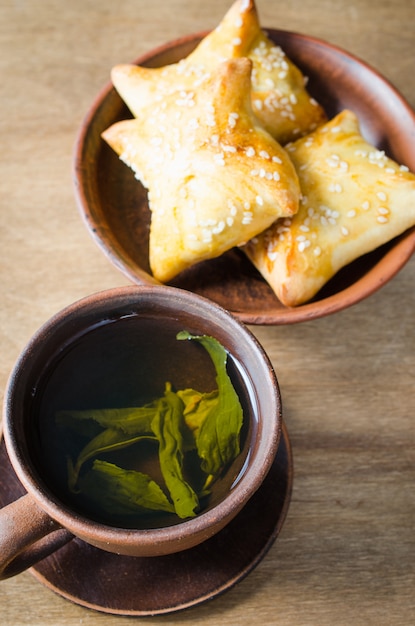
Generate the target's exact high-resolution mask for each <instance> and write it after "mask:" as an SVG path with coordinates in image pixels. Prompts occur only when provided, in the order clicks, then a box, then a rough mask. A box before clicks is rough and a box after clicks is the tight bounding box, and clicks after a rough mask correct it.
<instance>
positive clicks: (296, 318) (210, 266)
mask: <svg viewBox="0 0 415 626" xmlns="http://www.w3.org/2000/svg"><path fill="white" fill-rule="evenodd" d="M267 33H268V35H269V36H270V38H271V39H272V40H273V41H274V42H275V43H276V44H278V45H280V46H281V47H282V48H283V50H284V51H285V52H286V54H287V55H288V56H289V57H290V58H291V59H292V60H293V61H294V62H295V63H296V64H297V65H298V67H300V69H301V70H302V71H303V73H304V74H305V75H306V76H308V78H309V82H308V88H309V91H310V92H311V94H312V95H313V96H314V97H315V98H316V99H317V100H318V101H319V102H320V103H321V104H322V105H323V107H324V108H325V110H326V112H327V114H328V116H329V117H333V116H334V115H335V114H337V113H338V112H340V111H341V110H343V109H345V108H349V109H351V110H352V111H354V112H355V113H356V114H357V116H358V118H359V121H360V125H361V130H362V133H363V135H364V136H365V138H366V139H367V140H368V141H370V142H371V143H372V144H373V145H375V146H377V147H378V148H379V149H380V150H384V151H385V152H386V154H387V155H388V156H390V157H392V158H393V159H395V160H396V161H397V162H399V163H402V164H404V165H406V166H408V167H409V169H411V170H412V171H415V153H414V151H413V137H414V136H415V113H414V111H412V109H411V108H410V106H409V104H408V103H407V102H406V101H405V100H404V99H403V97H402V96H401V95H400V94H399V93H398V92H397V91H396V89H395V88H394V87H393V86H392V85H391V84H390V83H389V82H388V81H387V80H386V79H385V78H383V77H382V76H381V75H380V74H379V73H378V72H377V71H375V70H374V69H372V68H371V67H369V66H368V65H367V64H366V63H364V62H363V61H361V60H359V59H357V58H356V57H354V56H352V55H351V54H349V53H348V52H345V51H344V50H341V49H339V48H338V47H336V46H334V45H332V44H329V43H327V42H324V41H321V40H319V39H315V38H313V37H309V36H306V35H302V34H298V33H292V32H287V31H281V30H273V29H267ZM205 34H206V33H200V34H196V35H191V36H188V37H185V38H183V39H180V40H177V41H173V42H170V43H167V44H166V45H164V46H162V47H160V48H157V49H156V50H153V51H151V52H149V53H148V54H146V55H144V56H142V57H141V58H139V59H137V60H136V63H138V64H140V65H147V66H153V67H157V66H162V65H167V64H170V63H174V62H176V61H178V60H179V59H181V58H183V57H185V56H187V55H188V54H189V53H190V52H191V50H192V49H193V48H194V47H195V46H196V44H197V43H198V42H199V41H200V39H201V38H202V37H203V36H204V35H205ZM128 117H131V114H130V113H129V111H128V109H127V108H126V106H125V105H124V103H123V101H122V100H121V98H120V97H119V96H118V94H117V93H116V92H115V90H114V89H113V88H112V86H111V85H110V84H108V85H107V86H106V87H105V88H104V89H103V90H102V92H101V93H100V94H99V95H98V97H97V98H96V100H95V102H94V103H93V105H92V107H91V109H90V111H89V113H88V114H87V116H86V119H85V121H84V123H83V125H82V128H81V131H80V135H79V138H78V142H77V146H76V153H75V163H74V177H75V185H76V196H77V201H78V205H79V209H80V212H81V214H82V216H83V218H84V221H85V223H86V226H87V228H88V230H89V231H90V233H91V235H92V236H93V238H94V239H95V241H96V242H97V244H98V245H99V247H100V248H101V249H102V251H103V252H104V253H105V254H106V255H107V257H108V258H109V260H110V261H111V262H112V263H113V264H114V265H115V266H116V267H117V268H119V269H120V270H121V271H122V272H123V273H124V274H125V275H126V276H127V277H128V278H129V279H130V280H131V281H133V282H134V283H138V284H140V283H152V282H155V281H154V278H153V277H152V276H151V272H150V269H149V264H148V232H149V222H150V215H149V209H148V204H147V193H146V190H145V189H144V187H142V185H141V184H140V183H139V182H138V181H137V180H136V179H135V178H134V176H133V174H132V172H131V171H130V169H129V168H127V167H126V166H125V165H124V164H123V163H121V162H120V160H119V159H118V157H117V155H116V154H115V153H114V152H113V151H112V150H111V149H110V148H109V147H108V145H106V144H105V142H104V141H103V140H102V139H101V133H102V131H103V130H105V129H106V128H107V127H108V126H110V125H111V124H112V123H114V122H116V121H118V120H121V119H126V118H128ZM414 249H415V229H411V230H409V231H407V232H406V233H404V234H403V235H401V236H400V237H398V238H396V239H394V240H393V241H391V242H389V243H388V244H386V245H384V246H382V247H380V248H378V249H377V250H375V251H374V252H372V253H370V254H367V255H365V256H363V257H360V258H359V259H358V260H356V261H355V262H353V263H351V264H350V265H348V266H347V267H345V268H343V269H342V270H341V271H340V272H339V273H338V274H337V275H336V276H335V277H334V278H333V279H332V280H331V281H330V282H329V283H327V284H326V285H325V287H324V288H323V289H322V290H321V291H320V292H319V294H318V295H317V296H316V297H315V298H314V299H313V300H312V301H310V302H308V303H307V304H304V305H302V306H299V307H296V308H288V307H284V306H283V305H282V304H281V303H280V302H279V301H278V300H277V298H276V296H275V295H274V293H273V292H272V291H271V289H270V288H269V286H268V285H267V284H266V282H265V281H264V280H263V279H262V277H261V276H260V274H259V273H258V272H257V271H256V270H255V268H254V267H253V266H252V265H251V264H250V262H249V261H248V260H247V259H246V258H245V256H244V255H243V253H242V252H240V251H238V250H236V249H232V250H231V251H229V252H228V253H226V254H224V255H223V256H222V257H220V258H218V259H215V260H212V261H206V262H203V263H200V264H198V265H197V266H194V267H193V268H191V269H190V270H188V271H185V272H183V273H182V274H181V275H180V276H179V277H178V278H177V279H176V280H174V282H172V283H171V284H172V285H173V286H176V287H181V288H182V289H186V290H188V291H193V292H196V293H199V294H200V295H203V296H205V297H208V298H210V299H211V300H212V301H214V302H216V303H218V304H220V305H221V306H223V307H224V308H226V309H227V310H229V311H231V312H232V313H233V314H234V315H235V316H236V317H238V318H239V319H240V320H242V321H243V322H245V323H249V324H291V323H295V322H303V321H307V320H310V319H315V318H319V317H323V316H326V315H329V314H331V313H335V312H337V311H340V310H342V309H344V308H346V307H349V306H351V305H353V304H355V303H357V302H359V301H361V300H362V299H364V298H366V297H367V296H369V295H371V294H372V293H373V292H375V291H376V290H378V289H379V288H380V287H381V286H382V285H384V284H385V283H386V282H387V281H389V280H390V279H391V278H392V277H393V276H394V275H395V274H396V273H397V272H398V271H399V270H400V269H401V268H402V267H403V266H404V264H405V263H406V262H407V261H408V259H409V258H410V257H411V255H412V253H413V251H414Z"/></svg>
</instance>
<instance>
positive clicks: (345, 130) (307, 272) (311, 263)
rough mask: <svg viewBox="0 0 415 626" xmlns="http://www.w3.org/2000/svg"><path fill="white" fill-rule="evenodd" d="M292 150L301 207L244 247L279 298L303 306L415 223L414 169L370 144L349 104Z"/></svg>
mask: <svg viewBox="0 0 415 626" xmlns="http://www.w3.org/2000/svg"><path fill="white" fill-rule="evenodd" d="M287 150H288V152H289V154H290V156H291V159H292V161H293V163H294V166H295V168H296V170H297V172H298V175H299V179H300V186H301V190H302V194H303V197H302V200H301V202H300V209H299V211H298V213H297V214H296V215H295V216H294V217H293V218H291V219H280V220H278V221H277V222H276V223H275V224H273V225H272V226H271V227H270V228H269V229H267V230H266V232H264V233H262V234H261V235H260V236H259V237H256V238H254V239H253V240H252V241H251V242H249V243H248V245H247V246H245V247H244V251H245V252H246V254H247V255H248V257H249V258H250V259H251V261H252V262H253V263H254V265H255V266H256V267H257V268H258V270H259V271H260V272H261V273H262V275H263V276H264V277H265V279H266V280H267V281H268V283H269V284H270V285H271V287H272V288H273V290H274V291H275V293H276V295H277V296H278V298H279V300H280V301H281V302H282V303H283V304H285V305H287V306H296V305H298V304H302V303H304V302H306V301H308V300H310V299H311V298H313V296H315V294H316V293H317V292H318V291H319V290H320V288H321V287H322V286H323V285H324V284H325V283H326V282H327V281H328V280H329V279H330V278H331V277H332V276H333V275H334V274H335V273H336V272H337V271H338V270H339V269H340V268H342V267H343V266H345V265H347V264H348V263H350V262H351V261H353V260H354V259H356V258H357V257H359V256H361V255H363V254H365V253H368V252H370V251H372V250H374V249H375V248H377V247H378V246H380V245H382V244H384V243H386V242H387V241H389V240H390V239H392V238H394V237H396V236H397V235H399V234H401V233H403V232H404V231H405V230H407V229H408V228H410V227H411V226H413V225H414V224H415V174H413V173H411V172H409V171H408V169H407V168H406V167H404V166H399V165H398V164H397V163H396V162H395V161H393V160H392V159H390V158H388V157H387V156H386V155H385V153H384V152H383V151H380V150H377V149H376V148H375V147H373V146H372V145H370V144H369V143H368V142H367V141H366V140H365V139H364V138H363V137H362V135H361V132H360V128H359V123H358V119H357V117H356V115H355V114H354V113H352V112H351V111H347V110H346V111H343V112H342V113H340V114H339V115H337V116H336V117H335V118H334V119H332V120H331V121H330V122H328V123H327V124H325V125H323V126H322V127H320V128H319V129H317V130H316V131H315V132H313V133H312V134H310V135H309V136H307V137H303V138H302V139H299V140H297V141H296V142H294V143H292V144H291V145H289V146H287Z"/></svg>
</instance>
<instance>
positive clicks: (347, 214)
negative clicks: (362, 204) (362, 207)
mask: <svg viewBox="0 0 415 626" xmlns="http://www.w3.org/2000/svg"><path fill="white" fill-rule="evenodd" d="M346 216H347V217H355V216H356V211H355V210H354V209H350V211H347V213H346Z"/></svg>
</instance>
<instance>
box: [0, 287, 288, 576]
mask: <svg viewBox="0 0 415 626" xmlns="http://www.w3.org/2000/svg"><path fill="white" fill-rule="evenodd" d="M125 320H129V322H128V323H129V324H130V326H129V328H133V327H136V328H137V329H140V326H141V325H143V324H144V320H150V328H152V329H153V332H148V333H147V332H144V333H142V332H141V334H140V333H139V336H140V341H141V342H142V343H143V344H144V343H145V344H146V345H145V346H144V345H142V346H141V345H140V343H138V344H137V343H134V341H135V340H134V341H130V339H129V335H128V333H127V334H125V332H124V331H125V329H126V328H127V326H126V327H125V328H124V326H123V324H124V323H125ZM131 324H132V326H131ZM107 326H108V327H109V326H111V332H113V331H114V330H115V331H117V332H118V335H119V337H124V339H125V341H124V342H121V344H120V346H121V347H120V348H119V349H118V348H117V349H115V348H114V347H111V345H110V343H109V344H108V346H107V344H106V343H105V342H99V344H98V345H99V350H98V348H97V354H96V355H95V354H94V348H93V347H92V348H91V347H89V348H88V349H85V350H84V351H83V352H82V342H83V341H84V340H85V337H86V336H88V334H89V333H91V329H100V328H101V327H107ZM170 327H171V328H172V329H173V330H177V328H181V329H186V330H188V331H189V332H190V333H192V334H196V335H210V336H213V337H215V338H216V339H217V340H218V341H219V342H220V343H221V344H222V345H223V346H224V347H225V348H226V350H227V351H228V353H229V354H230V355H231V357H232V362H234V363H236V364H238V367H237V370H238V376H240V378H241V380H242V381H243V385H244V386H245V392H246V393H245V392H243V394H242V395H244V394H245V397H244V399H243V402H242V404H244V403H245V405H244V406H245V407H246V408H247V412H248V413H249V427H248V428H247V430H246V433H245V444H244V447H245V456H244V457H243V459H242V465H241V467H239V469H238V477H237V480H234V482H233V483H232V485H228V486H227V487H226V489H225V490H224V491H223V492H222V493H219V495H218V497H217V498H216V500H215V501H214V503H213V504H212V505H211V506H208V507H207V508H206V509H205V510H202V512H200V514H198V515H197V516H196V517H192V518H189V519H186V520H183V521H180V522H178V523H174V524H172V525H167V526H163V527H161V526H154V527H149V528H146V527H140V528H131V527H130V528H126V527H121V526H120V527H118V526H116V525H111V524H109V523H107V522H105V523H103V522H102V521H97V520H96V519H94V518H93V517H90V516H89V515H87V514H85V512H80V511H79V510H77V508H75V507H74V506H73V505H72V503H68V501H67V500H66V499H65V498H64V497H62V493H61V491H60V489H59V487H57V484H56V483H55V471H54V468H53V467H51V466H49V465H47V464H45V460H44V458H43V452H42V450H44V448H42V445H41V443H40V442H41V441H42V432H43V428H44V426H43V424H44V422H43V421H42V419H43V420H44V419H45V416H44V415H43V413H42V411H43V408H42V407H43V404H42V403H43V402H44V398H46V397H47V396H48V393H49V391H50V388H51V387H53V386H54V385H55V391H56V384H57V389H58V391H59V392H58V393H57V397H59V398H60V401H62V403H63V402H64V401H65V402H67V401H68V397H65V393H67V395H68V394H69V391H68V389H69V390H70V394H69V396H70V397H69V399H71V398H72V399H73V402H74V404H75V405H76V404H77V402H78V399H77V397H76V396H77V395H78V393H77V386H79V388H80V390H79V395H80V396H82V394H83V393H84V392H85V389H87V390H88V393H90V387H91V385H92V386H93V385H95V387H94V389H95V391H94V392H93V393H95V394H96V402H97V403H98V402H99V401H100V399H102V403H103V404H102V405H103V406H105V402H106V401H107V400H108V398H107V395H108V393H109V390H108V387H112V386H114V385H115V386H116V385H117V384H120V385H121V387H122V386H123V385H125V389H123V390H122V393H121V395H122V394H123V393H124V392H125V390H126V389H127V390H129V389H130V385H131V384H132V382H131V380H130V378H131V379H133V378H134V375H132V376H125V375H124V376H123V377H121V376H119V375H118V372H119V371H120V368H121V370H122V366H121V365H120V363H121V361H122V358H123V353H124V351H126V352H127V351H129V352H131V350H133V351H134V355H135V356H134V359H136V360H135V361H134V362H135V363H137V364H139V363H140V362H141V361H144V363H143V362H141V365H140V368H141V369H139V372H140V376H141V377H143V381H142V382H143V384H144V385H146V386H148V387H149V393H151V392H152V389H151V388H152V386H153V385H154V386H155V387H154V389H155V388H156V386H157V385H160V384H161V381H162V380H165V379H166V376H170V375H171V376H177V377H178V378H179V383H177V384H179V385H180V384H181V382H183V381H184V382H188V383H189V386H193V388H195V389H197V386H196V385H198V384H200V385H203V378H204V373H203V371H202V372H201V371H199V366H198V364H197V363H194V362H193V360H192V359H189V360H187V359H185V360H184V361H183V360H181V361H180V360H177V359H176V352H175V351H173V352H172V353H170V357H169V358H167V355H166V358H164V354H163V349H164V348H163V345H162V338H163V337H164V336H165V331H166V329H168V328H170ZM94 332H95V331H94ZM181 343H183V342H181ZM187 343H188V344H193V343H196V342H187ZM74 346H75V347H74ZM76 346H78V348H79V346H81V349H80V350H81V351H80V353H79V354H81V355H82V354H84V357H82V356H81V357H79V359H78V361H75V364H74V363H72V371H70V367H69V368H67V369H66V370H65V367H64V365H62V363H63V364H64V363H65V358H66V357H65V358H64V355H65V354H69V353H70V351H71V350H77V349H78V348H77V347H76ZM153 348H154V349H153ZM202 352H203V351H202ZM153 357H154V358H153ZM94 359H95V360H94ZM106 359H107V360H109V366H110V367H111V368H112V370H111V371H112V372H113V375H111V377H110V379H109V380H110V383H109V384H104V385H101V386H100V385H99V379H98V381H97V378H96V377H95V378H94V376H95V371H96V370H99V369H100V368H101V365H102V363H101V361H105V360H106ZM84 360H85V363H86V364H85V363H84V362H83V361H84ZM165 361H166V363H165ZM167 361H168V363H167ZM155 363H156V365H155ZM74 365H75V366H74ZM62 367H63V370H62ZM59 368H61V378H59V376H55V374H56V372H58V371H60V370H59ZM166 368H167V369H166ZM132 374H134V372H132ZM54 376H55V378H56V379H57V382H56V381H55V382H54ZM72 377H74V378H72ZM126 379H128V380H126ZM157 379H159V380H157ZM68 381H69V382H70V384H69V383H68V384H67V382H68ZM59 385H60V386H59ZM88 385H89V386H88ZM82 387H85V389H81V388H82ZM74 389H75V393H74ZM65 390H66V391H65ZM108 397H109V396H108ZM102 405H101V406H102ZM63 408H65V407H63ZM3 421H4V439H5V445H6V449H7V452H8V455H9V457H10V461H11V463H12V466H13V468H14V471H15V472H16V475H17V477H18V478H19V480H20V481H21V483H22V485H23V486H24V488H25V489H26V491H27V494H26V495H24V496H23V497H22V498H20V499H19V500H17V501H16V502H14V503H12V504H9V505H8V506H6V507H4V508H3V509H2V510H1V511H0V577H1V578H7V577H10V576H13V575H15V574H17V573H19V572H21V571H23V570H24V569H26V568H28V567H30V566H31V565H33V564H34V563H36V562H37V561H39V560H41V559H42V558H44V557H45V556H47V555H48V554H51V553H52V552H54V551H55V550H57V549H58V548H59V547H60V546H62V545H63V544H64V543H66V542H68V541H70V540H71V539H72V538H73V537H74V536H75V537H78V538H80V539H81V540H83V541H85V542H87V543H89V544H91V545H93V546H96V547H98V548H100V549H102V550H106V551H109V552H113V553H117V554H123V555H130V556H158V555H164V554H169V553H175V552H179V551H181V550H185V549H188V548H191V547H193V546H195V545H197V544H199V543H201V542H203V541H204V540H206V539H208V538H209V537H211V536H212V535H214V534H215V533H217V532H218V531H219V530H221V529H222V528H223V527H224V526H225V525H226V524H228V522H230V520H231V519H233V518H234V517H235V516H236V515H237V513H238V512H239V511H240V510H241V509H242V508H243V507H244V505H245V504H246V503H247V502H248V500H249V499H250V498H251V496H252V495H253V494H254V493H255V492H256V491H257V489H258V488H259V487H260V486H261V484H262V482H263V480H264V478H265V476H266V475H267V473H268V471H269V469H270V467H271V465H272V462H273V460H274V458H275V455H276V452H277V449H278V444H279V439H280V432H281V421H282V417H281V398H280V392H279V387H278V383H277V379H276V376H275V373H274V370H273V367H272V365H271V363H270V361H269V359H268V357H267V355H266V354H265V352H264V350H263V349H262V347H261V346H260V345H259V343H258V342H257V340H256V339H255V337H254V336H253V335H252V334H251V332H250V331H249V330H248V329H247V328H246V327H245V326H244V325H243V324H242V323H240V322H239V321H237V320H236V319H235V318H234V317H233V316H232V315H231V314H229V313H228V312H227V311H225V310H224V309H222V308H220V307H219V306H218V305H216V304H214V303H212V302H211V301H209V300H207V299H204V298H202V297H200V296H197V295H195V294H192V293H190V292H187V291H182V290H178V289H174V288H171V287H164V286H143V287H140V286H139V287H125V288H120V289H112V290H108V291H105V292H101V293H98V294H95V295H92V296H90V297H87V298H85V299H82V300H80V301H79V302H77V303H75V304H73V305H71V306H69V307H67V308H66V309H64V310H63V311H61V312H60V313H58V314H57V315H55V316H54V317H53V318H52V319H51V320H50V321H49V322H47V323H46V324H45V325H44V326H43V327H42V328H41V329H40V330H39V331H38V332H37V333H36V334H35V336H34V337H33V338H32V339H31V341H30V342H29V344H28V346H27V347H26V348H25V350H24V351H23V353H22V354H21V356H20V357H19V359H18V361H17V363H16V365H15V368H14V370H13V372H12V374H11V376H10V380H9V382H8V387H7V390H6V395H5V404H4V420H3ZM244 421H245V418H244Z"/></svg>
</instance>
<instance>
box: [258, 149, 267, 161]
mask: <svg viewBox="0 0 415 626" xmlns="http://www.w3.org/2000/svg"><path fill="white" fill-rule="evenodd" d="M259 156H260V157H262V158H263V159H269V154H268V152H267V151H266V150H261V151H260V153H259Z"/></svg>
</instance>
